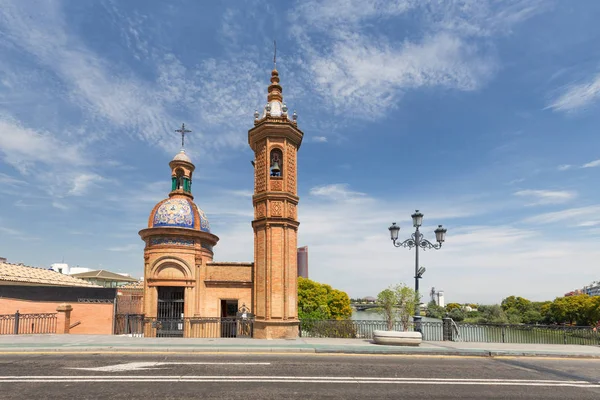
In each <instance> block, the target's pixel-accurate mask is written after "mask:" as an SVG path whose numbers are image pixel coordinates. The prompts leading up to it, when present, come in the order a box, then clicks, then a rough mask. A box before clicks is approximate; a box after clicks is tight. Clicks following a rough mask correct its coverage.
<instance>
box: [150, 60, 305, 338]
mask: <svg viewBox="0 0 600 400" xmlns="http://www.w3.org/2000/svg"><path fill="white" fill-rule="evenodd" d="M281 92H282V89H281V86H280V85H279V74H278V72H277V71H276V70H273V72H272V76H271V85H270V86H269V95H268V101H269V103H268V104H267V106H266V107H265V114H264V115H263V116H262V117H261V118H259V116H258V112H257V113H256V114H255V121H254V127H253V128H252V129H250V130H249V131H248V141H249V144H250V147H251V148H252V150H254V152H255V161H254V166H255V169H254V171H255V172H254V196H253V200H252V202H253V206H254V221H252V227H253V229H254V262H253V263H227V262H213V251H212V249H213V247H214V246H215V245H216V244H217V242H218V240H219V238H218V237H217V236H215V235H213V234H212V233H210V231H209V229H208V228H207V227H208V221H207V220H205V219H206V216H204V214H203V213H200V211H199V209H197V207H196V205H195V204H193V203H190V205H191V209H192V210H193V215H190V214H189V207H187V206H186V204H187V203H186V201H188V200H189V201H191V200H192V199H193V196H192V195H191V190H190V188H191V178H192V173H193V171H194V165H193V164H192V163H191V161H190V160H189V158H188V157H187V155H186V154H185V152H184V151H183V150H182V152H181V153H180V154H179V155H177V156H176V157H175V158H174V159H173V160H172V161H171V162H170V164H169V165H170V167H171V170H172V179H173V191H172V192H171V193H170V195H169V199H170V200H169V199H167V200H163V201H162V202H160V203H159V204H157V206H156V207H154V209H153V210H152V213H151V214H150V218H149V220H148V228H147V229H144V230H142V231H140V236H141V237H142V240H144V242H145V243H146V247H145V249H144V314H145V315H146V317H151V318H152V317H156V316H157V310H158V289H159V288H160V287H167V286H170V287H173V286H175V287H183V288H184V316H185V317H202V318H204V317H221V316H222V315H223V311H224V310H222V309H221V305H222V304H225V302H223V301H224V300H225V301H227V300H233V301H236V300H237V304H238V307H242V306H245V307H246V308H247V309H249V311H250V313H252V314H254V315H255V319H256V321H255V325H254V337H256V338H292V337H297V336H298V324H299V321H298V310H297V301H298V300H297V298H298V292H297V255H296V252H297V250H296V249H297V232H298V226H299V222H298V220H297V206H298V201H299V198H298V196H297V162H296V161H297V160H296V157H297V151H298V149H299V148H300V144H301V142H302V137H303V133H302V131H300V130H299V129H298V127H297V125H296V115H295V113H294V115H293V116H292V117H290V116H288V113H287V106H286V105H285V103H283V97H282V95H281ZM180 180H185V184H184V185H183V186H181V185H180V184H179V182H180ZM188 182H189V185H188V184H187V183H188ZM186 199H187V200H186ZM169 201H170V202H169ZM164 204H168V205H169V207H174V208H173V209H172V210H174V211H173V213H170V211H169V210H164V209H163V205H164ZM177 204H182V205H183V206H182V207H183V208H184V209H186V210H188V214H185V215H183V214H178V215H177V216H178V217H181V218H179V219H177V221H175V222H173V223H171V222H170V221H171V216H172V214H173V215H175V214H177V213H178V212H179V211H178V210H177ZM161 210H162V211H161ZM161 212H162V214H161ZM157 213H159V215H157ZM203 218H204V220H203ZM157 221H159V224H157ZM199 221H200V222H199ZM185 224H187V225H185ZM183 225H185V226H183ZM234 304H235V303H234ZM187 325H188V321H186V322H185V326H186V327H187ZM203 334H204V333H203V332H202V331H201V329H200V328H198V327H196V328H192V327H190V328H189V329H188V328H185V329H184V336H188V337H189V336H194V337H195V336H201V335H203Z"/></svg>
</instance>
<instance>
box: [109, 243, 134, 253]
mask: <svg viewBox="0 0 600 400" xmlns="http://www.w3.org/2000/svg"><path fill="white" fill-rule="evenodd" d="M140 248H141V245H138V244H127V245H124V246H115V247H109V248H108V249H106V250H108V251H116V252H130V251H140V250H141V249H140Z"/></svg>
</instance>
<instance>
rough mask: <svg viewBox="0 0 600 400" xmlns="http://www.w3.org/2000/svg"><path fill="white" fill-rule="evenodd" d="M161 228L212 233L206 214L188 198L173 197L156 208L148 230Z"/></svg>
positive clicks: (151, 216)
mask: <svg viewBox="0 0 600 400" xmlns="http://www.w3.org/2000/svg"><path fill="white" fill-rule="evenodd" d="M160 227H175V228H188V229H195V230H199V231H203V232H209V233H210V223H209V222H208V218H206V214H205V213H204V211H202V210H201V209H200V208H198V206H196V204H195V203H194V202H193V201H192V200H190V199H189V198H187V197H175V196H173V197H170V198H168V199H165V200H163V201H161V202H160V203H158V204H157V205H156V206H155V207H154V210H153V211H152V214H151V215H150V220H149V223H148V228H160Z"/></svg>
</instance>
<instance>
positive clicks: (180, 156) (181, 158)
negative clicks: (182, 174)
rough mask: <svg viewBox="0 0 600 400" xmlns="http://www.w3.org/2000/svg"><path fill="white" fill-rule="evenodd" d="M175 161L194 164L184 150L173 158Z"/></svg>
mask: <svg viewBox="0 0 600 400" xmlns="http://www.w3.org/2000/svg"><path fill="white" fill-rule="evenodd" d="M173 161H185V162H189V163H191V162H192V160H190V158H189V157H188V155H187V154H185V150H183V149H181V151H180V152H179V153H177V154H176V155H175V157H173Z"/></svg>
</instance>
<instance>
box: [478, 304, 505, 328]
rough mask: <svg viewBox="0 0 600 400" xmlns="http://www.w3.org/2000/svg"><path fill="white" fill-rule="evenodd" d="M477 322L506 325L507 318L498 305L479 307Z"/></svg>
mask: <svg viewBox="0 0 600 400" xmlns="http://www.w3.org/2000/svg"><path fill="white" fill-rule="evenodd" d="M478 310H479V320H478V321H477V322H478V323H480V324H506V323H507V322H508V317H507V316H506V314H505V313H504V310H502V307H500V306H499V305H498V304H493V305H480V306H479V308H478Z"/></svg>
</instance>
